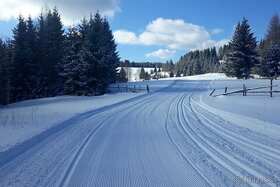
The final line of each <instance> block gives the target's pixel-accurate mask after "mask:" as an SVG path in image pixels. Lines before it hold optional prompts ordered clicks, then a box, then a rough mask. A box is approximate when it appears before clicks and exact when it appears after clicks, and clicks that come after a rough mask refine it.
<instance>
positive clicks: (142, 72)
mask: <svg viewBox="0 0 280 187" xmlns="http://www.w3.org/2000/svg"><path fill="white" fill-rule="evenodd" d="M145 78H146V73H145V70H144V68H143V67H142V68H141V70H140V79H145Z"/></svg>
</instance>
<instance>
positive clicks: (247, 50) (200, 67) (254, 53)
mask: <svg viewBox="0 0 280 187" xmlns="http://www.w3.org/2000/svg"><path fill="white" fill-rule="evenodd" d="M279 66H280V21H279V16H278V14H275V15H273V16H272V18H271V20H270V22H269V24H268V28H267V33H266V35H265V36H264V38H263V39H262V40H261V41H260V42H257V40H256V37H255V36H254V33H253V32H252V31H251V27H250V25H249V22H248V20H247V19H246V18H244V19H243V20H242V21H241V22H238V23H237V26H236V28H235V32H234V35H233V37H232V39H231V40H230V41H229V44H227V45H224V46H223V47H221V48H219V49H216V48H211V49H205V50H196V51H191V52H189V53H187V54H186V55H184V56H182V57H181V59H180V60H179V62H177V63H176V64H175V70H174V71H175V74H176V76H186V75H198V74H203V73H214V72H220V73H225V74H226V75H227V76H232V77H237V78H245V79H247V78H249V77H250V75H251V74H258V75H261V76H263V77H266V78H277V77H278V76H279V74H280V67H279Z"/></svg>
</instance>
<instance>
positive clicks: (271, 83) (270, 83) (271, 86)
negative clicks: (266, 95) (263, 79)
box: [270, 78, 273, 97]
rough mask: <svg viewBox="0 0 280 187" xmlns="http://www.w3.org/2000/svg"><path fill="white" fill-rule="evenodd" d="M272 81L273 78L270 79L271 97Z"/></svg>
mask: <svg viewBox="0 0 280 187" xmlns="http://www.w3.org/2000/svg"><path fill="white" fill-rule="evenodd" d="M272 81H273V78H271V79H270V97H272Z"/></svg>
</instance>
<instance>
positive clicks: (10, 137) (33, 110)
mask: <svg viewBox="0 0 280 187" xmlns="http://www.w3.org/2000/svg"><path fill="white" fill-rule="evenodd" d="M172 82H173V81H164V82H158V81H145V82H134V83H122V84H120V86H129V87H133V86H134V85H136V86H137V88H138V87H139V86H142V88H146V85H149V86H150V91H151V92H154V91H156V90H158V89H161V88H164V87H166V86H168V85H169V84H171V83H172ZM111 86H116V85H111ZM145 93H146V91H143V92H141V93H131V92H130V93H121V94H106V95H103V96H96V97H86V96H79V97H78V96H60V97H50V98H43V99H35V100H28V101H22V102H18V103H14V104H10V105H8V106H5V107H4V106H1V105H0V152H3V151H5V150H7V149H9V148H10V147H12V146H14V145H17V144H20V143H21V142H23V141H25V140H27V139H30V138H31V137H33V136H35V135H38V134H39V133H41V132H43V131H45V130H47V129H49V128H51V127H53V126H56V125H58V124H59V123H62V122H63V121H65V120H67V119H69V118H71V117H74V116H75V115H78V114H82V113H84V112H87V111H92V110H94V109H98V108H101V107H104V106H108V105H112V104H115V103H118V102H121V101H124V100H127V99H130V98H133V97H137V96H139V95H142V94H145Z"/></svg>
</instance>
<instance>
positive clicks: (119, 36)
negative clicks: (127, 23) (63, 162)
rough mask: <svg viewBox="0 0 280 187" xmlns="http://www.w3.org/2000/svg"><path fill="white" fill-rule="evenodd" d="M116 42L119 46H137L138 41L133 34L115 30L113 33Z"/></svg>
mask: <svg viewBox="0 0 280 187" xmlns="http://www.w3.org/2000/svg"><path fill="white" fill-rule="evenodd" d="M113 34H114V37H115V39H116V42H117V43H119V44H138V43H139V40H138V38H137V36H136V34H135V33H134V32H129V31H126V30H116V31H114V32H113Z"/></svg>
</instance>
